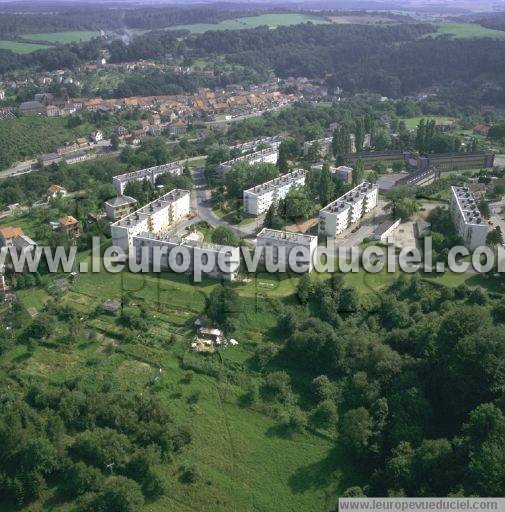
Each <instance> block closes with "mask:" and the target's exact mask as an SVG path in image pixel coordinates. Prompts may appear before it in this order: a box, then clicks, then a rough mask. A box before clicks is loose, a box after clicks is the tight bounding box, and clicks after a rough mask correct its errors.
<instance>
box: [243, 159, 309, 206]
mask: <svg viewBox="0 0 505 512" xmlns="http://www.w3.org/2000/svg"><path fill="white" fill-rule="evenodd" d="M306 174H307V172H306V171H305V170H303V169H297V170H296V171H293V172H290V173H288V174H284V175H283V176H279V177H278V178H274V179H273V180H270V181H267V182H265V183H262V184H261V185H257V186H256V187H252V188H250V189H248V190H244V211H245V212H246V213H248V214H249V215H261V214H262V213H264V212H266V211H267V210H268V209H269V208H270V206H271V205H272V204H273V203H276V202H277V201H279V200H280V199H283V198H284V197H286V195H287V193H288V192H289V190H290V189H291V188H292V187H294V186H300V185H305V176H306Z"/></svg>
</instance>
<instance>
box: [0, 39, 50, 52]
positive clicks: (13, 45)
mask: <svg viewBox="0 0 505 512" xmlns="http://www.w3.org/2000/svg"><path fill="white" fill-rule="evenodd" d="M46 48H49V46H48V45H44V44H31V43H20V42H18V41H0V50H11V51H13V52H14V53H32V52H34V51H36V50H45V49H46Z"/></svg>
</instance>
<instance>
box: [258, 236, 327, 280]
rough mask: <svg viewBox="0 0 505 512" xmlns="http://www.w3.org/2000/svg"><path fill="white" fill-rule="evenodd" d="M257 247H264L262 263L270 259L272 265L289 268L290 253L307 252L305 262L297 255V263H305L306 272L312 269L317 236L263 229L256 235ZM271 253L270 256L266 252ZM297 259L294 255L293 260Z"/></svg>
mask: <svg viewBox="0 0 505 512" xmlns="http://www.w3.org/2000/svg"><path fill="white" fill-rule="evenodd" d="M257 246H258V247H264V249H263V253H262V261H265V260H266V258H268V257H269V258H271V261H272V262H273V263H274V264H277V263H278V264H282V265H283V266H284V265H285V266H286V268H289V256H290V254H291V252H292V251H297V250H299V249H300V248H303V249H304V250H305V251H308V258H307V260H305V258H304V257H302V256H303V255H302V254H299V256H298V258H297V259H298V261H299V262H300V263H302V262H303V263H305V262H306V263H307V265H308V271H309V272H310V271H311V270H312V269H313V266H314V265H313V259H314V253H315V252H316V250H317V236H312V235H305V234H302V233H291V232H289V231H279V230H277V229H269V228H263V229H262V230H261V231H260V232H259V233H258V239H257ZM268 251H271V256H269V255H267V252H268ZM295 257H297V256H296V255H294V256H293V258H295Z"/></svg>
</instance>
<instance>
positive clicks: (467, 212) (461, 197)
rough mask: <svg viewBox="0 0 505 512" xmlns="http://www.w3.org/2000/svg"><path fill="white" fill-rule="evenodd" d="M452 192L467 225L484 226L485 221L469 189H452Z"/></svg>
mask: <svg viewBox="0 0 505 512" xmlns="http://www.w3.org/2000/svg"><path fill="white" fill-rule="evenodd" d="M451 190H452V194H453V197H454V198H455V199H456V203H457V204H458V207H459V211H460V213H461V215H462V217H463V219H464V221H465V224H476V225H482V224H484V223H485V220H484V218H483V217H482V215H481V213H480V211H479V208H478V206H477V202H476V201H475V197H474V196H473V194H472V193H471V192H470V190H469V189H468V187H451Z"/></svg>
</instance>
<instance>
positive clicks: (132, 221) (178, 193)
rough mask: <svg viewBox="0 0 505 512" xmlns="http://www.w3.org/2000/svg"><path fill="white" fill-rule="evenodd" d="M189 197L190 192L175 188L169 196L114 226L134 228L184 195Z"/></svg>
mask: <svg viewBox="0 0 505 512" xmlns="http://www.w3.org/2000/svg"><path fill="white" fill-rule="evenodd" d="M186 194H188V195H189V190H182V189H179V188H175V189H174V190H171V191H170V192H168V193H167V194H165V195H163V196H161V197H159V198H158V199H155V200H154V201H152V202H151V203H149V204H146V205H145V206H143V207H142V208H139V209H138V210H136V211H134V212H133V213H130V215H128V216H126V217H124V218H123V219H121V220H118V221H117V222H116V223H114V224H113V226H123V227H133V226H135V225H136V224H138V223H139V222H141V221H143V220H145V219H147V218H149V217H150V216H151V215H153V214H154V213H156V212H159V211H161V210H163V209H164V208H167V207H168V206H170V205H171V204H172V203H173V202H174V201H176V200H177V199H180V198H181V197H183V196H184V195H186Z"/></svg>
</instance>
